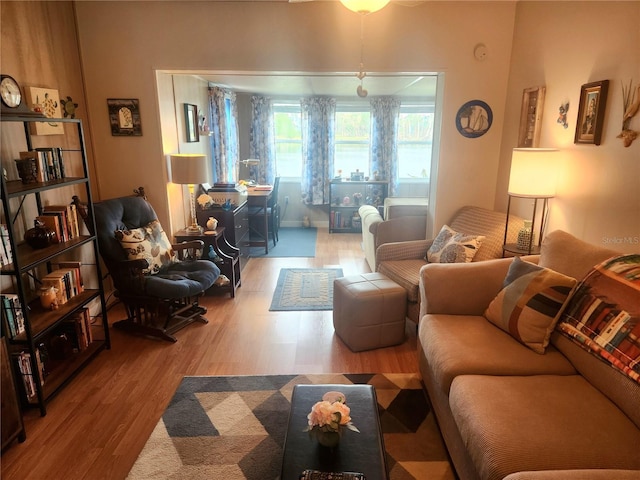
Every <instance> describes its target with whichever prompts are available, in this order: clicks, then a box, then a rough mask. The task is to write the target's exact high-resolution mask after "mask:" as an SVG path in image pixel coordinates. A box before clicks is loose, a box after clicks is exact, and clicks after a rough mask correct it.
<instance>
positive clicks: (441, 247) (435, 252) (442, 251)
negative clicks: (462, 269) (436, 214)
mask: <svg viewBox="0 0 640 480" xmlns="http://www.w3.org/2000/svg"><path fill="white" fill-rule="evenodd" d="M484 239H485V237H484V235H467V234H465V233H460V232H456V231H455V230H454V229H453V228H451V227H449V226H448V225H443V226H442V228H441V229H440V232H439V233H438V235H437V236H436V238H435V239H434V240H433V243H432V244H431V246H430V247H429V250H427V258H426V260H427V261H429V262H431V263H468V262H470V261H471V260H473V257H474V256H475V255H476V253H477V252H478V249H479V248H480V245H481V244H482V241H483V240H484Z"/></svg>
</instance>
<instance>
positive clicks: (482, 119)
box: [456, 100, 493, 138]
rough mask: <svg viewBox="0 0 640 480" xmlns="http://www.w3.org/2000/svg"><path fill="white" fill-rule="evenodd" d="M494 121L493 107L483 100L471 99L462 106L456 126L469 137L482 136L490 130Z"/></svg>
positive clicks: (462, 133)
mask: <svg viewBox="0 0 640 480" xmlns="http://www.w3.org/2000/svg"><path fill="white" fill-rule="evenodd" d="M492 123H493V112H492V111H491V107H489V105H487V104H486V103H485V102H483V101H482V100H470V101H468V102H467V103H465V104H464V105H462V106H461V107H460V109H459V110H458V113H457V114H456V128H457V129H458V132H460V135H462V136H464V137H467V138H477V137H481V136H482V135H484V134H485V133H487V132H488V131H489V129H490V128H491V124H492Z"/></svg>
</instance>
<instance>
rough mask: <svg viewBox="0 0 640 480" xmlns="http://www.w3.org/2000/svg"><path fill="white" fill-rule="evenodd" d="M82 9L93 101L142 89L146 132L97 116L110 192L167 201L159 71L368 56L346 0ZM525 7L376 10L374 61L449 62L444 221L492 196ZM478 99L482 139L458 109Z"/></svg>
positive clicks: (306, 66) (335, 67) (372, 65)
mask: <svg viewBox="0 0 640 480" xmlns="http://www.w3.org/2000/svg"><path fill="white" fill-rule="evenodd" d="M76 8H77V11H78V32H79V41H80V45H81V52H82V61H83V68H84V74H85V81H86V85H87V92H88V97H89V108H90V109H91V110H95V111H96V112H99V111H101V110H103V109H104V108H105V107H104V104H105V99H106V98H110V97H115V98H119V97H120V98H139V99H140V107H141V112H142V123H143V136H142V137H136V138H125V139H123V138H118V137H111V136H110V134H109V131H108V122H107V118H106V115H95V116H94V118H92V127H93V128H94V131H95V132H96V135H95V137H96V138H95V150H96V162H97V165H98V168H99V182H100V186H101V188H102V190H101V191H103V192H104V194H105V195H106V196H115V195H117V194H121V193H124V192H127V191H129V190H130V186H129V185H127V183H131V184H133V185H139V184H140V185H144V186H145V188H146V189H147V190H148V191H149V194H150V198H151V199H152V201H154V205H156V204H157V203H158V202H157V201H155V199H154V198H153V196H156V195H160V194H161V193H160V192H164V191H165V190H166V188H167V187H166V185H167V183H166V177H165V175H164V173H163V172H164V169H163V168H161V165H162V164H163V161H164V159H163V150H162V145H163V139H162V138H161V137H162V133H161V128H160V125H161V121H160V113H159V112H160V108H159V106H158V104H157V102H158V100H157V95H156V94H157V92H156V87H155V85H156V82H155V80H156V78H155V70H158V69H164V70H174V71H175V70H182V71H184V70H190V71H202V70H218V71H221V70H222V71H224V70H228V71H306V72H327V71H329V72H330V71H338V72H345V71H346V72H350V71H354V70H355V69H356V68H357V65H358V63H359V56H360V42H359V37H360V18H359V16H358V15H356V14H354V13H352V12H349V11H348V10H346V9H345V8H344V7H342V6H341V5H340V4H339V3H337V2H310V3H298V4H289V3H286V2H236V3H234V2H79V3H77V4H76ZM514 17H515V3H512V2H425V3H423V4H420V5H418V6H415V7H403V6H400V5H395V4H391V5H390V6H388V7H387V8H385V9H384V10H382V11H380V12H378V13H376V14H374V15H370V16H369V17H367V19H366V57H365V61H366V65H367V68H368V70H369V71H378V72H411V71H443V72H445V82H446V84H445V92H444V105H445V111H444V115H443V128H442V139H441V140H442V149H441V152H442V156H441V160H440V161H441V167H440V172H439V179H438V189H439V190H438V191H439V192H441V194H439V195H438V198H437V200H436V202H435V207H436V208H437V211H436V220H435V222H436V223H438V222H439V221H445V219H448V218H449V217H450V216H451V214H452V213H453V211H455V210H456V209H457V208H458V207H459V206H461V205H464V204H469V203H473V204H476V205H483V206H486V207H492V206H493V202H494V196H495V187H496V178H497V172H498V159H499V152H500V140H501V132H502V123H503V121H502V119H503V114H502V112H503V110H504V106H505V100H506V99H505V95H504V92H505V91H506V89H507V79H508V71H509V61H510V56H511V38H512V32H513V22H514ZM480 42H482V43H485V44H486V45H487V46H488V48H489V57H488V59H487V60H486V61H484V62H478V61H476V60H474V57H473V48H474V46H475V45H476V44H477V43H480ZM476 98H478V99H482V100H484V101H486V102H487V103H488V104H489V105H491V107H492V108H493V111H494V125H493V127H492V128H491V130H490V131H489V132H488V133H487V134H486V135H485V136H483V137H481V138H479V139H475V140H471V139H467V138H464V137H461V136H460V135H459V134H458V133H457V131H456V129H455V124H454V119H455V114H456V112H457V110H458V108H459V107H460V106H461V105H462V104H463V103H465V102H466V101H468V100H471V99H476ZM100 166H103V167H100ZM123 172H126V177H125V176H123ZM123 178H126V179H127V182H123V181H122V180H123ZM103 187H104V188H103ZM292 200H293V199H292ZM168 212H169V207H168V206H167V208H166V210H165V211H164V212H162V211H160V212H159V215H161V220H163V218H162V215H163V214H164V216H165V218H166V217H168V216H169V213H168ZM439 218H441V220H439Z"/></svg>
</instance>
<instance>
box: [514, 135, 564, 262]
mask: <svg viewBox="0 0 640 480" xmlns="http://www.w3.org/2000/svg"><path fill="white" fill-rule="evenodd" d="M557 156H558V150H557V149H555V148H514V149H513V154H512V157H511V172H510V174H509V189H508V194H509V201H508V203H507V219H506V224H505V233H504V244H503V250H505V251H510V252H512V253H521V252H522V251H525V252H526V253H529V254H531V253H534V248H533V238H534V236H535V235H534V229H536V225H540V228H539V229H538V231H539V234H538V238H537V246H538V248H539V247H540V245H541V243H542V238H543V235H544V231H545V228H546V226H547V216H548V214H549V210H548V201H549V199H550V198H553V197H554V196H555V194H556V171H557V164H558V158H557ZM513 197H516V198H527V199H532V200H533V216H532V218H531V221H530V222H531V226H530V236H529V241H528V242H527V244H526V245H525V248H521V247H520V244H521V239H520V237H521V235H520V234H519V235H518V240H517V243H516V244H515V245H507V244H506V241H507V232H508V226H509V212H510V211H511V199H512V198H513ZM538 200H543V202H542V211H541V215H540V220H539V222H536V218H538V211H539V208H538ZM521 232H522V230H521ZM525 236H526V234H524V233H523V237H525ZM523 241H524V238H523ZM514 248H515V249H517V250H518V251H517V252H514V251H513V249H514Z"/></svg>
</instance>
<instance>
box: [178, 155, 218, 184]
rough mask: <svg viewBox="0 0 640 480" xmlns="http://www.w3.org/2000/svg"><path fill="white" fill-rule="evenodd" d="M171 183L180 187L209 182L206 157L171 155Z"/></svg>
mask: <svg viewBox="0 0 640 480" xmlns="http://www.w3.org/2000/svg"><path fill="white" fill-rule="evenodd" d="M171 181H172V182H173V183H179V184H182V185H196V184H199V183H207V182H209V162H208V161H207V156H206V155H200V154H189V153H180V154H175V155H171Z"/></svg>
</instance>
